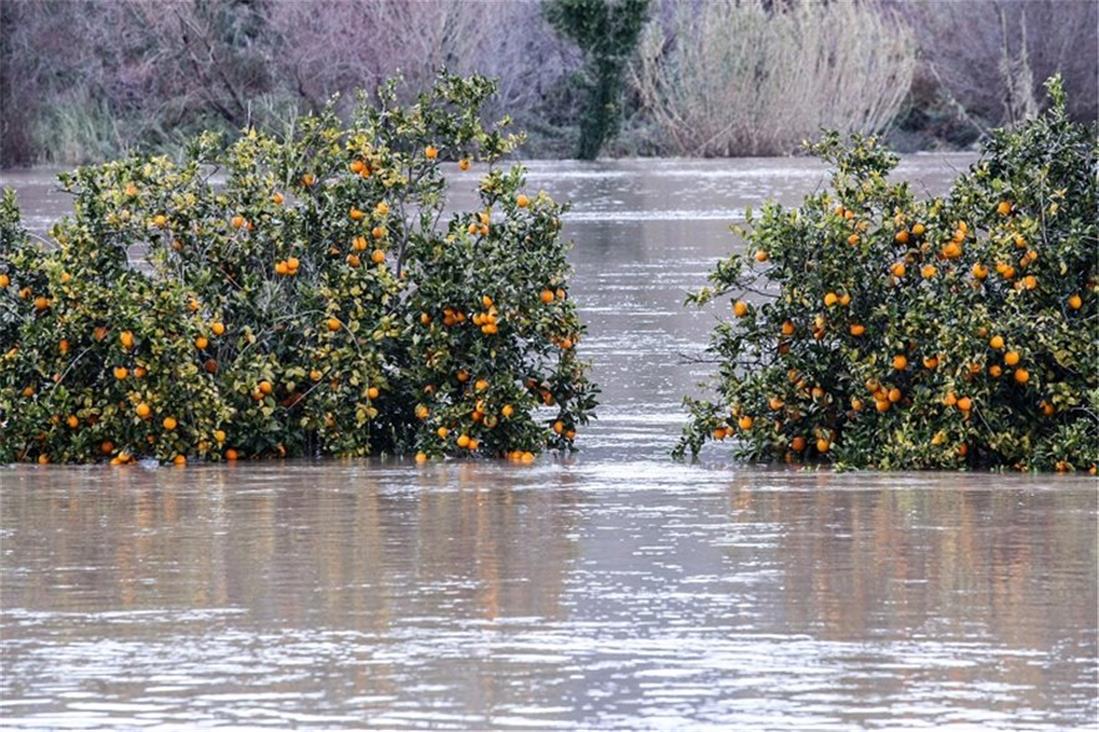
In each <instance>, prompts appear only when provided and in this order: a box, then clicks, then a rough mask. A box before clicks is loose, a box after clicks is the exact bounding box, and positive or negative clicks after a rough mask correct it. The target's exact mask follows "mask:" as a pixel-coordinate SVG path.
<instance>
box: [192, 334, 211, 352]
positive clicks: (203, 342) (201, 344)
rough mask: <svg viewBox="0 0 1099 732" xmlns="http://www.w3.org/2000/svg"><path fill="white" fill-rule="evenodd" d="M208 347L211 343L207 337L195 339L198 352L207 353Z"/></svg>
mask: <svg viewBox="0 0 1099 732" xmlns="http://www.w3.org/2000/svg"><path fill="white" fill-rule="evenodd" d="M208 345H210V341H209V339H208V338H206V336H199V337H198V338H195V348H197V349H198V350H200V351H205V350H206V346H208Z"/></svg>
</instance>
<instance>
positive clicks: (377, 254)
mask: <svg viewBox="0 0 1099 732" xmlns="http://www.w3.org/2000/svg"><path fill="white" fill-rule="evenodd" d="M370 261H371V262H373V263H374V264H381V263H383V262H384V261H385V252H384V251H383V250H381V249H375V250H374V252H373V253H372V254H371V255H370Z"/></svg>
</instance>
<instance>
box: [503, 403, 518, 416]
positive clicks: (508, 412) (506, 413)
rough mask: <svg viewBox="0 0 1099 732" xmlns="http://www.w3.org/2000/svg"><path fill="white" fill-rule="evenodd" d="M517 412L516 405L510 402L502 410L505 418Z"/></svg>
mask: <svg viewBox="0 0 1099 732" xmlns="http://www.w3.org/2000/svg"><path fill="white" fill-rule="evenodd" d="M514 413H515V407H513V406H511V405H510V404H505V405H504V408H503V409H501V410H500V414H502V415H504V418H505V419H506V418H508V417H510V416H511V415H513V414H514Z"/></svg>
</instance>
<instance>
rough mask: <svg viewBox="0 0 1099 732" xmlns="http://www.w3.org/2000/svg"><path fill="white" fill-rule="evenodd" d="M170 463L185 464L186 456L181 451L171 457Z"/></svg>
mask: <svg viewBox="0 0 1099 732" xmlns="http://www.w3.org/2000/svg"><path fill="white" fill-rule="evenodd" d="M172 464H173V465H186V464H187V456H186V455H184V454H182V453H181V454H179V455H176V456H175V457H174V458H172Z"/></svg>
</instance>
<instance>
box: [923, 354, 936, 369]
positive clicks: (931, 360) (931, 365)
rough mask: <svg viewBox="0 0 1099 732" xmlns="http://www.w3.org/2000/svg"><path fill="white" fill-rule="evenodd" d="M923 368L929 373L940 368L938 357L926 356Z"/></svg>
mask: <svg viewBox="0 0 1099 732" xmlns="http://www.w3.org/2000/svg"><path fill="white" fill-rule="evenodd" d="M923 367H924V368H925V369H928V370H929V371H931V370H934V369H937V368H938V367H939V357H938V356H924V359H923Z"/></svg>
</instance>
